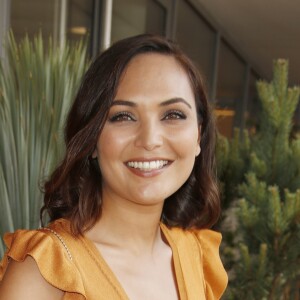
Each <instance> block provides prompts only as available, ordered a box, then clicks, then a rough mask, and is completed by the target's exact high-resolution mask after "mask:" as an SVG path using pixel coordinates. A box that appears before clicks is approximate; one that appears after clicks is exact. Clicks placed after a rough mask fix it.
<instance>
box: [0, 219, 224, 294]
mask: <svg viewBox="0 0 300 300" xmlns="http://www.w3.org/2000/svg"><path fill="white" fill-rule="evenodd" d="M160 227H161V230H162V232H163V233H164V235H165V237H166V239H167V240H168V242H169V245H170V247H171V249H172V252H173V260H174V267H175V274H176V280H177V285H178V290H179V294H180V299H181V300H200V299H201V300H202V299H206V300H215V299H220V297H221V295H222V294H223V292H224V290H225V288H226V285H227V274H226V272H225V270H224V268H223V265H222V262H221V260H220V257H219V245H220V242H221V235H220V234H219V233H217V232H214V231H211V230H206V229H203V230H193V231H192V230H186V231H184V230H182V229H179V228H171V229H170V228H168V227H167V226H165V225H164V224H161V225H160ZM4 241H5V244H6V245H7V251H6V253H5V255H4V257H3V259H2V261H1V263H0V281H1V280H2V278H3V276H4V273H5V270H6V268H7V265H8V263H9V259H13V260H15V261H23V260H24V259H25V257H26V256H27V255H30V256H31V257H32V258H33V259H34V260H35V261H36V263H37V265H38V268H39V270H40V272H41V274H42V276H43V277H44V278H45V280H46V281H47V282H49V283H50V284H51V285H53V286H54V287H56V288H58V289H60V290H62V291H65V295H64V298H63V299H64V300H70V299H72V300H84V299H88V300H93V299H95V300H107V299H121V300H124V299H126V300H128V296H127V295H126V293H125V291H124V289H123V288H122V286H121V285H120V283H119V281H118V280H117V278H116V277H115V275H114V274H113V272H112V270H111V269H110V268H109V266H108V265H107V263H106V262H105V261H104V259H103V258H102V256H101V254H100V253H99V251H98V250H97V248H96V246H95V245H94V243H93V242H92V241H90V240H89V239H87V238H86V237H84V236H80V237H74V236H73V235H72V234H71V232H70V226H69V222H68V221H67V220H65V219H59V220H56V221H55V222H53V223H52V224H50V225H49V227H47V228H43V229H39V230H17V231H16V232H15V233H8V234H6V235H5V236H4Z"/></svg>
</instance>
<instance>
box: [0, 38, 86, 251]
mask: <svg viewBox="0 0 300 300" xmlns="http://www.w3.org/2000/svg"><path fill="white" fill-rule="evenodd" d="M6 57H7V59H6V60H4V59H2V60H1V62H0V207H1V210H0V235H1V236H3V234H4V232H7V231H14V230H15V229H17V228H34V227H38V225H39V209H40V207H41V203H42V193H41V191H40V188H39V185H40V183H41V180H43V179H44V178H45V177H46V176H47V175H49V172H50V171H51V169H52V167H53V164H54V163H57V161H58V159H59V157H60V155H61V154H62V152H63V151H64V146H63V142H62V141H63V140H62V128H63V124H64V119H65V115H66V112H67V110H68V108H69V106H70V103H71V101H72V99H73V98H74V95H75V93H76V92H77V89H78V87H79V84H80V80H81V78H82V76H83V74H84V72H85V70H86V67H87V63H86V46H85V43H84V42H80V43H78V44H76V45H75V46H71V45H70V44H69V43H67V44H66V45H64V46H63V47H60V48H55V47H53V45H52V42H51V39H50V40H49V46H48V47H47V49H45V48H44V43H43V38H42V36H41V34H40V35H38V36H36V37H35V38H34V39H33V41H30V40H29V38H28V37H25V38H24V39H23V40H22V41H21V42H20V44H16V41H15V39H14V37H13V34H12V33H10V35H9V36H8V38H7V45H6ZM3 251H4V247H3V244H2V243H1V242H0V256H2V255H3Z"/></svg>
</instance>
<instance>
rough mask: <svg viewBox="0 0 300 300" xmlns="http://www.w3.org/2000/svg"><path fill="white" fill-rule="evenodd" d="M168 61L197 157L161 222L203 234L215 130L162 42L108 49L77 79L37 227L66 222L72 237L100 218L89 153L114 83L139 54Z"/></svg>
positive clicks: (196, 83) (97, 179) (214, 189)
mask: <svg viewBox="0 0 300 300" xmlns="http://www.w3.org/2000/svg"><path fill="white" fill-rule="evenodd" d="M145 53H158V54H162V55H169V56H172V57H174V58H175V59H176V60H177V61H178V62H179V63H180V64H181V66H182V67H183V69H184V70H185V71H186V73H187V75H188V78H189V80H190V83H191V87H192V89H193V92H194V95H195V101H196V109H197V117H198V123H199V126H200V125H201V141H200V147H201V153H200V155H198V156H197V157H196V159H195V164H194V167H193V170H192V172H191V174H190V176H189V178H188V179H187V181H186V182H185V183H184V184H183V185H182V186H181V187H180V188H179V189H178V190H177V191H176V192H175V193H174V194H172V195H171V196H169V197H168V198H167V199H165V202H164V206H163V211H162V216H161V221H162V222H163V223H165V224H166V225H168V226H171V227H172V226H177V227H181V228H184V229H188V228H209V227H211V226H212V225H214V224H215V223H216V222H217V220H218V218H219V215H220V198H219V191H218V186H217V182H216V172H215V136H216V132H215V125H214V120H213V117H212V113H211V110H210V107H209V104H208V100H207V96H206V93H205V88H204V83H203V79H202V76H201V75H200V73H199V71H198V69H197V68H196V67H195V65H194V64H193V63H192V61H191V60H190V59H189V58H188V57H187V56H186V55H185V54H184V53H183V51H182V50H181V49H180V47H179V46H178V45H177V44H176V43H174V42H172V41H170V40H167V39H166V38H163V37H160V36H155V35H149V34H144V35H139V36H135V37H130V38H127V39H124V40H121V41H118V42H116V43H115V44H113V45H112V46H111V47H110V48H109V49H107V50H106V51H104V52H103V53H102V54H100V55H99V56H98V57H97V58H96V59H95V60H94V61H93V63H92V64H91V66H90V67H89V69H88V71H87V72H86V74H85V75H84V77H83V80H82V83H81V86H80V88H79V91H78V93H77V95H76V98H75V101H74V103H73V105H72V107H71V109H70V111H69V114H68V117H67V121H66V127H65V143H66V153H65V157H64V159H63V160H62V162H61V163H60V165H59V166H58V167H57V168H56V169H55V171H54V172H53V174H52V175H51V177H50V178H49V180H48V181H46V182H45V185H44V205H43V207H42V208H41V213H40V217H41V221H42V220H43V215H44V213H45V212H48V214H49V216H50V221H54V220H56V219H59V218H67V219H69V220H70V222H71V228H72V232H73V233H74V234H82V233H83V232H84V231H86V230H88V229H90V228H91V227H92V226H93V225H94V224H95V223H96V221H97V220H98V219H99V217H101V205H102V201H101V193H102V187H101V181H102V177H101V173H100V171H99V167H98V164H97V161H95V160H94V159H92V153H93V151H94V149H95V147H96V144H97V140H98V138H99V135H100V134H101V131H102V128H103V126H104V124H105V122H106V119H107V115H108V112H109V109H110V107H111V105H112V102H113V100H114V97H115V95H116V90H117V87H118V83H119V81H120V78H121V76H122V74H123V72H124V70H125V68H126V66H127V65H128V63H129V61H130V60H131V59H133V58H134V57H135V56H137V55H139V54H145Z"/></svg>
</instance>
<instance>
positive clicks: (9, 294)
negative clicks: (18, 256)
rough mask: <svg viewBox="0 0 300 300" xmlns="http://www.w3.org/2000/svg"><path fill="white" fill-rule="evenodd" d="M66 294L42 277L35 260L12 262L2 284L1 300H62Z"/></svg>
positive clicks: (0, 283) (0, 284)
mask: <svg viewBox="0 0 300 300" xmlns="http://www.w3.org/2000/svg"><path fill="white" fill-rule="evenodd" d="M63 295H64V292H63V291H61V290H59V289H57V288H55V287H53V286H52V285H50V284H49V283H48V282H47V281H46V280H45V279H44V278H43V276H42V275H41V273H40V271H39V269H38V266H37V264H36V262H35V261H34V259H33V258H32V257H30V256H27V257H26V259H25V260H24V261H23V262H16V261H13V260H11V261H10V262H9V265H8V268H7V270H6V272H5V275H4V278H3V280H2V281H1V282H0V300H4V299H5V300H21V299H31V300H37V299H43V300H48V299H49V300H50V299H51V300H56V299H57V300H61V299H62V298H63Z"/></svg>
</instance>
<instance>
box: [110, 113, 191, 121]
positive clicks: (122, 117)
mask: <svg viewBox="0 0 300 300" xmlns="http://www.w3.org/2000/svg"><path fill="white" fill-rule="evenodd" d="M185 119H186V115H185V114H184V113H183V112H182V111H180V110H169V111H167V112H166V113H164V115H163V117H162V120H167V121H169V120H171V121H172V120H185ZM109 121H110V122H123V121H124V122H126V121H134V122H135V121H136V119H135V117H134V116H133V115H132V114H131V113H129V112H126V111H122V112H118V113H116V114H114V115H113V116H112V117H110V118H109Z"/></svg>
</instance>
